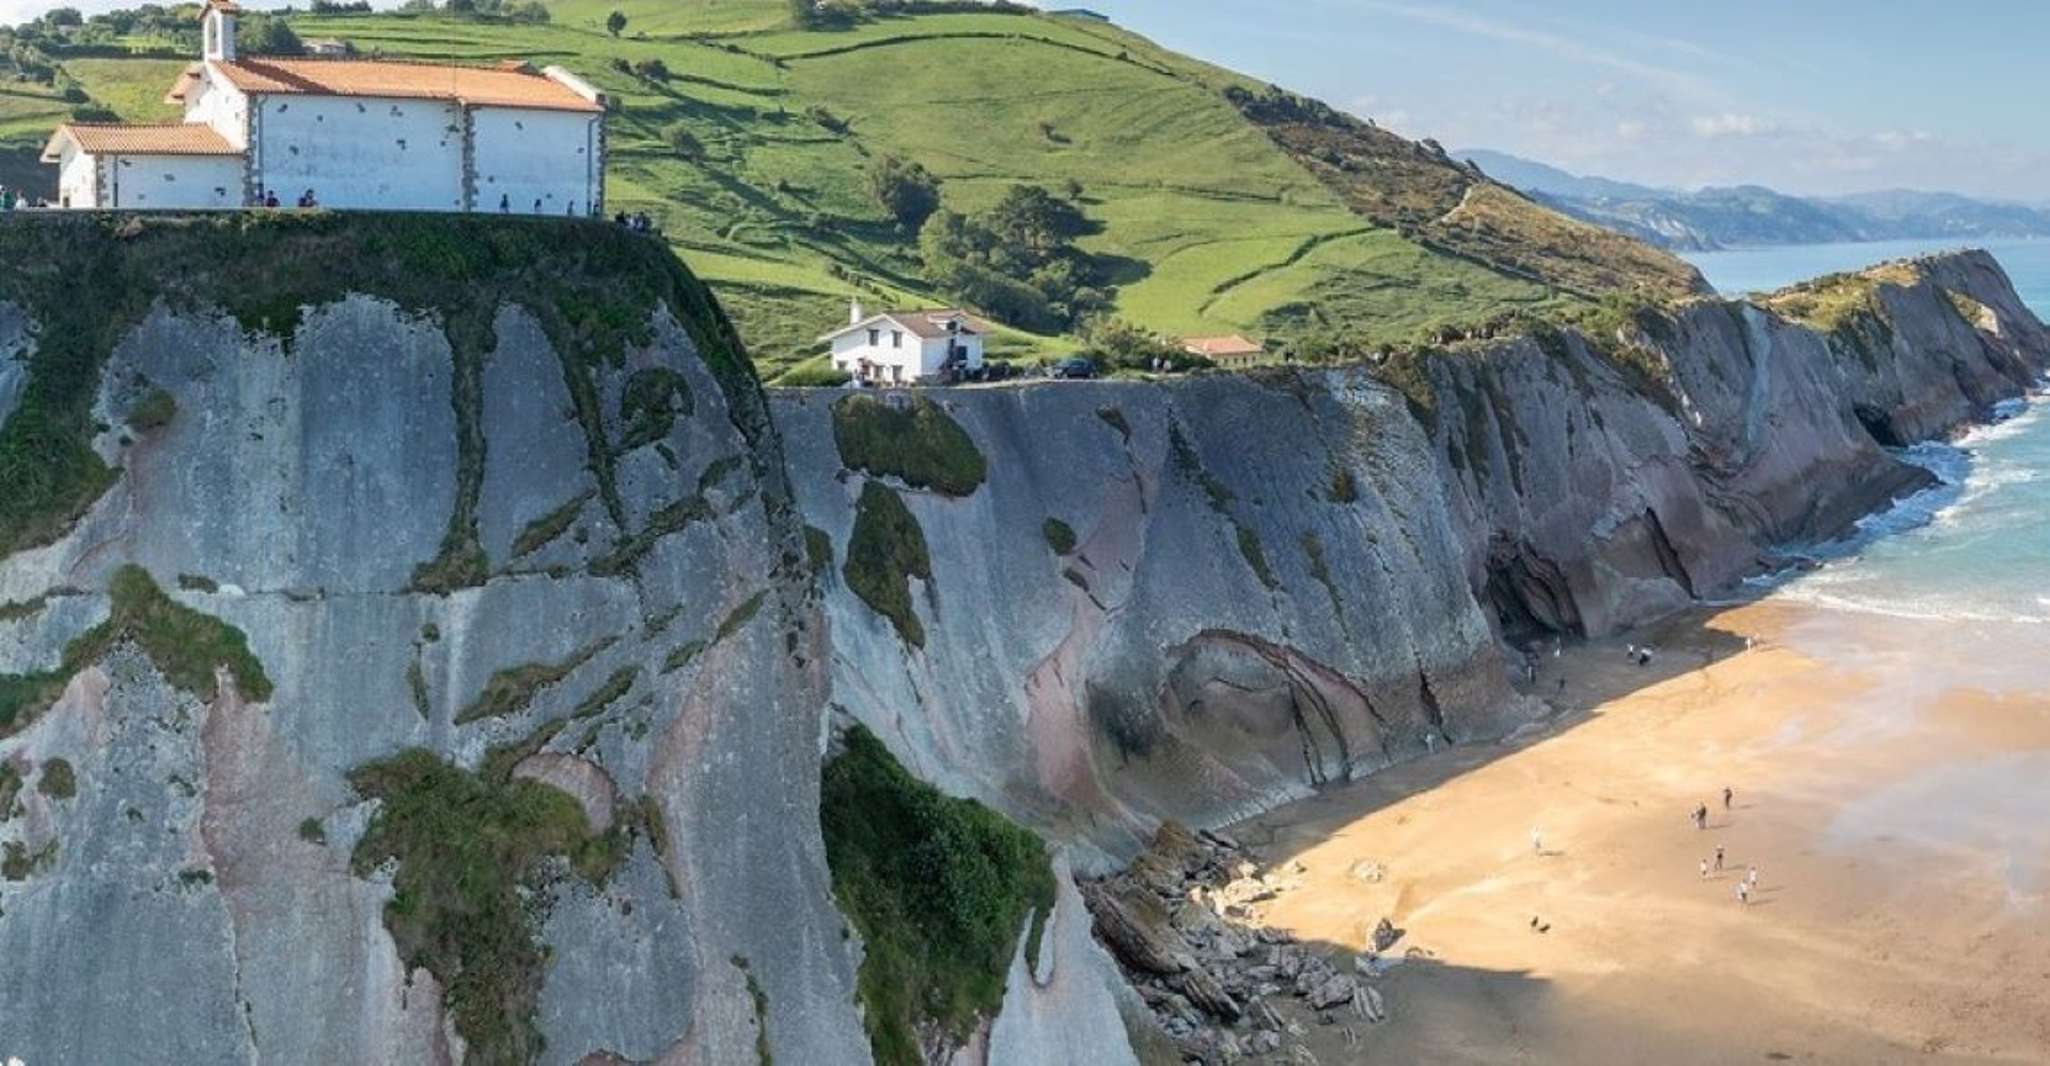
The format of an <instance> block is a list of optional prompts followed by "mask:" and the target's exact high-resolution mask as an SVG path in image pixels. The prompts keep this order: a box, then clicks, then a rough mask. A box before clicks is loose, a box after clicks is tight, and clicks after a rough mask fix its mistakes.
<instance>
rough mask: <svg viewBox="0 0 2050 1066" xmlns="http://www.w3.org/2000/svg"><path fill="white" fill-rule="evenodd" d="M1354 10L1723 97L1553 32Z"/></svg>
mask: <svg viewBox="0 0 2050 1066" xmlns="http://www.w3.org/2000/svg"><path fill="white" fill-rule="evenodd" d="M1352 6H1354V7H1358V8H1363V9H1366V10H1368V11H1375V12H1379V13H1380V14H1383V15H1390V16H1393V17H1395V18H1400V19H1407V20H1409V21H1411V22H1421V23H1424V24H1426V25H1430V26H1436V27H1438V28H1440V29H1447V30H1452V31H1454V32H1457V33H1464V34H1468V35H1471V36H1475V37H1485V38H1488V39H1489V40H1495V41H1502V42H1505V43H1508V44H1521V45H1528V46H1530V47H1533V48H1541V49H1544V50H1545V51H1547V52H1550V53H1552V54H1553V55H1556V56H1558V57H1560V58H1562V59H1568V60H1572V61H1574V62H1578V63H1587V64H1592V65H1595V66H1601V67H1607V68H1609V69H1610V70H1615V71H1620V72H1622V73H1624V74H1629V75H1631V76H1633V77H1636V78H1638V79H1641V80H1643V81H1648V82H1652V83H1654V84H1656V85H1659V86H1661V87H1662V88H1664V89H1666V90H1667V91H1669V92H1672V93H1674V94H1676V95H1681V96H1691V97H1696V98H1703V99H1708V98H1718V97H1721V96H1722V95H1723V94H1722V92H1721V90H1720V89H1718V88H1717V87H1716V86H1715V84H1714V83H1712V82H1710V81H1709V80H1708V79H1706V78H1703V77H1701V76H1700V75H1697V74H1693V73H1690V72H1688V71H1684V70H1677V69H1674V68H1672V67H1665V66H1660V65H1659V64H1656V63H1647V62H1645V61H1644V60H1642V59H1638V58H1635V57H1633V56H1627V55H1622V54H1620V53H1616V52H1611V51H1609V50H1607V49H1604V48H1598V47H1596V46H1594V45H1590V44H1588V43H1587V42H1585V41H1580V40H1576V39H1574V38H1572V37H1567V36H1564V35H1562V34H1557V33H1553V32H1551V31H1549V30H1539V29H1533V28H1531V27H1528V26H1519V25H1516V24H1515V23H1511V22H1505V21H1503V20H1501V19H1493V18H1485V17H1482V16H1480V15H1472V14H1468V13H1466V12H1463V11H1454V10H1451V9H1448V8H1442V7H1430V6H1425V5H1421V4H1405V3H1396V2H1393V0H1353V2H1352Z"/></svg>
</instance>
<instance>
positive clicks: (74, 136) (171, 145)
mask: <svg viewBox="0 0 2050 1066" xmlns="http://www.w3.org/2000/svg"><path fill="white" fill-rule="evenodd" d="M65 137H69V138H70V139H71V140H73V141H75V142H77V144H78V148H79V151H82V152H87V153H90V154H92V155H241V154H242V150H241V149H239V148H237V147H235V146H234V145H232V144H229V143H228V139H227V138H226V137H223V136H221V135H220V134H218V133H215V132H214V131H213V130H212V129H211V128H210V127H207V126H201V125H198V124H196V123H193V124H186V123H177V124H172V125H160V126H140V125H137V126H117V125H97V124H93V123H85V122H69V123H66V124H64V125H62V126H59V127H57V132H56V133H54V134H52V135H51V136H50V146H49V147H48V148H45V149H43V155H44V158H46V159H48V158H53V157H54V156H55V155H56V151H55V149H56V147H57V142H58V141H59V140H60V139H62V138H65Z"/></svg>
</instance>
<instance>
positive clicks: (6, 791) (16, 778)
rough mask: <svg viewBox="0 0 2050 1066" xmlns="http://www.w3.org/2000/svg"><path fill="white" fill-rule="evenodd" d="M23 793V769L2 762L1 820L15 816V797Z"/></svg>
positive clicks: (0, 769) (0, 779) (0, 784)
mask: <svg viewBox="0 0 2050 1066" xmlns="http://www.w3.org/2000/svg"><path fill="white" fill-rule="evenodd" d="M19 795H21V771H19V770H17V769H15V768H14V765H13V764H12V763H4V762H0V822H4V821H7V820H8V819H10V818H12V817H14V799H15V797H16V796H19Z"/></svg>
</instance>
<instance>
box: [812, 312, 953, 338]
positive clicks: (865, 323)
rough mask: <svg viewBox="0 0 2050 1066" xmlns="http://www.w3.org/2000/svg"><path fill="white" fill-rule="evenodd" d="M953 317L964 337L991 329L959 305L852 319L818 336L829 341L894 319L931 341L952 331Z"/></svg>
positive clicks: (908, 331)
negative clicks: (859, 319)
mask: <svg viewBox="0 0 2050 1066" xmlns="http://www.w3.org/2000/svg"><path fill="white" fill-rule="evenodd" d="M950 320H952V321H958V322H960V323H961V329H960V333H961V335H963V336H974V335H976V334H980V333H988V332H989V331H990V325H989V323H988V322H985V321H983V320H982V319H980V318H977V317H975V316H974V315H971V314H969V313H968V312H966V311H963V310H961V309H960V308H958V307H933V308H925V309H922V310H917V311H884V312H882V313H881V314H875V315H870V316H868V317H867V318H864V319H862V320H861V321H859V322H851V323H849V324H847V325H845V326H842V327H840V328H839V329H836V330H834V331H833V332H831V333H828V334H826V335H824V336H822V337H820V338H819V339H820V340H822V341H829V340H832V339H833V338H835V337H842V336H845V335H847V334H849V333H853V332H854V331H855V330H861V329H873V328H875V326H876V324H877V323H879V322H892V323H895V324H896V325H897V326H898V327H899V328H901V329H903V330H904V332H906V333H909V334H911V335H913V336H915V337H918V338H920V339H922V340H931V339H932V338H934V337H944V336H946V335H947V334H948V333H949V332H952V331H950V330H948V329H947V323H948V321H950Z"/></svg>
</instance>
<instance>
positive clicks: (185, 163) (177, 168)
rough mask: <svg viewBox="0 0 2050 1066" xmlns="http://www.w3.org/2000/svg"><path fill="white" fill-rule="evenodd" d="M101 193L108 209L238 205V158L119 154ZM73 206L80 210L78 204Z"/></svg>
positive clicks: (111, 162)
mask: <svg viewBox="0 0 2050 1066" xmlns="http://www.w3.org/2000/svg"><path fill="white" fill-rule="evenodd" d="M105 161H106V163H107V164H109V165H108V166H107V168H106V176H105V178H104V180H103V181H102V182H101V185H100V191H101V192H103V193H104V194H105V195H106V201H107V202H106V203H105V204H102V205H100V206H103V207H109V208H124V207H125V208H131V209H135V210H145V209H149V208H159V209H162V208H180V209H205V208H223V207H241V206H242V157H241V156H229V155H120V156H108V157H106V160H105ZM72 206H73V207H77V206H79V205H78V203H77V202H76V201H73V203H72Z"/></svg>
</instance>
